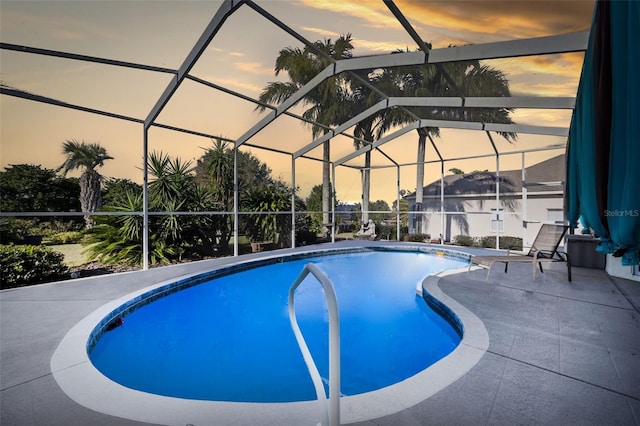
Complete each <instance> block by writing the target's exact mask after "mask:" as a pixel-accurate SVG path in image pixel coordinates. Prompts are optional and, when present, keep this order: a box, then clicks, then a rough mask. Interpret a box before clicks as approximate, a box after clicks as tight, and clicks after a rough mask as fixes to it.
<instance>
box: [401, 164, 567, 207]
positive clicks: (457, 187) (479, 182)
mask: <svg viewBox="0 0 640 426" xmlns="http://www.w3.org/2000/svg"><path fill="white" fill-rule="evenodd" d="M565 165H566V162H565V156H564V154H562V155H558V156H556V157H553V158H550V159H548V160H545V161H542V162H540V163H537V164H534V165H532V166H530V167H527V168H526V169H525V183H526V184H527V190H528V191H529V192H549V191H559V190H562V184H560V185H548V184H547V185H532V184H533V183H544V182H563V181H564V179H565ZM495 181H496V173H495V172H488V171H487V172H481V171H476V172H471V173H465V174H450V175H446V176H445V177H444V187H445V195H446V196H456V195H467V196H469V195H472V194H486V195H491V194H495ZM521 191H522V170H520V169H518V170H504V171H500V193H501V194H510V193H519V192H521ZM423 196H424V197H425V198H432V197H438V196H440V179H438V180H435V181H433V182H431V183H430V184H428V185H427V186H425V187H424V188H423ZM415 197H416V193H415V192H412V193H411V194H409V195H407V196H405V199H407V200H415Z"/></svg>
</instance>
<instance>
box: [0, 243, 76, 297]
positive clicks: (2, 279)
mask: <svg viewBox="0 0 640 426" xmlns="http://www.w3.org/2000/svg"><path fill="white" fill-rule="evenodd" d="M63 261H64V255H63V254H62V253H58V252H56V251H53V250H51V249H50V248H48V247H44V246H29V245H25V246H14V245H0V288H2V289H5V288H11V287H20V286H24V285H29V284H36V283H40V282H43V281H46V280H51V279H53V278H56V277H59V276H61V275H63V274H64V273H66V272H67V267H66V266H65V265H64V263H63Z"/></svg>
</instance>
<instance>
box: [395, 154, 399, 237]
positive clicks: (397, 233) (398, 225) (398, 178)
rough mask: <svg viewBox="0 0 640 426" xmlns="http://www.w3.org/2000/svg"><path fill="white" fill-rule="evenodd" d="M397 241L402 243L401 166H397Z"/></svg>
mask: <svg viewBox="0 0 640 426" xmlns="http://www.w3.org/2000/svg"><path fill="white" fill-rule="evenodd" d="M396 193H397V194H398V195H397V197H398V198H397V199H396V241H400V166H399V165H396Z"/></svg>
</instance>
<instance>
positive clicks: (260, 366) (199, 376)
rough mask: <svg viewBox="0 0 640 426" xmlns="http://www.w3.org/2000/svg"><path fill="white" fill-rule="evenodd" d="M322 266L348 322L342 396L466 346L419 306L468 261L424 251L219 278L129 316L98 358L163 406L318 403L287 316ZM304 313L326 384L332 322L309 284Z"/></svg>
mask: <svg viewBox="0 0 640 426" xmlns="http://www.w3.org/2000/svg"><path fill="white" fill-rule="evenodd" d="M307 263H315V264H317V265H318V267H319V268H320V269H322V270H323V271H324V272H325V273H326V274H327V275H328V276H329V278H330V279H331V280H332V281H333V283H334V285H335V287H336V294H337V298H338V304H339V309H340V319H341V364H342V365H341V367H342V368H341V374H342V377H341V385H342V386H341V393H342V394H343V395H355V394H359V393H364V392H368V391H373V390H376V389H380V388H383V387H386V386H389V385H391V384H394V383H397V382H399V381H402V380H404V379H406V378H408V377H411V376H412V375H414V374H416V373H418V372H420V371H422V370H424V369H425V368H427V367H428V366H429V365H431V364H433V363H434V362H436V361H438V360H439V359H441V358H443V357H444V356H446V355H447V354H449V353H450V352H451V351H453V349H454V348H455V347H456V346H457V345H458V343H459V342H460V336H459V335H458V333H457V332H456V331H455V329H454V328H453V327H452V326H451V325H450V324H449V323H448V322H447V321H446V320H444V319H443V318H442V317H441V316H440V315H438V314H437V313H435V312H434V311H433V310H432V309H431V308H430V307H429V306H428V305H427V303H426V302H425V300H424V299H422V298H421V297H419V296H416V293H415V288H416V284H417V283H418V282H419V281H420V280H421V279H423V278H424V277H425V276H427V275H428V274H430V273H432V272H437V271H441V270H445V269H453V268H459V267H462V266H464V265H466V264H467V262H465V261H462V260H458V259H452V258H447V257H441V256H440V257H439V256H433V255H429V254H424V253H415V252H390V251H385V252H376V251H373V252H364V253H352V254H341V255H332V256H322V257H313V258H309V259H301V260H294V261H289V262H284V263H276V264H271V265H268V266H262V267H259V268H255V269H249V270H244V271H241V272H237V273H233V274H231V275H226V276H223V277H219V278H215V279H213V280H211V281H208V282H206V283H203V284H199V285H196V286H192V287H189V288H186V289H184V290H181V291H178V292H176V293H173V294H171V295H169V296H166V297H162V298H160V299H158V300H156V301H154V302H152V303H149V304H146V305H144V306H142V307H140V308H139V309H136V310H135V311H133V312H131V313H129V314H127V315H126V317H125V318H124V324H123V325H122V326H119V327H117V328H115V329H113V330H111V331H108V332H106V333H104V334H103V335H102V336H101V337H100V339H99V340H98V341H97V342H96V344H95V345H94V346H93V348H92V349H91V352H90V359H91V361H92V362H93V363H94V365H95V367H96V368H97V369H98V370H100V371H101V372H102V373H103V374H104V375H105V376H107V377H109V378H110V379H111V380H113V381H115V382H118V383H120V384H122V385H124V386H127V387H130V388H133V389H137V390H141V391H145V392H150V393H155V394H159V395H166V396H173V397H180V398H189V399H202V400H215V401H243V402H293V401H304V400H311V399H315V392H314V388H313V384H312V382H311V379H310V377H309V374H308V372H307V368H306V366H305V364H304V361H303V358H302V355H301V353H300V350H299V348H298V346H297V343H296V341H295V337H294V335H293V332H292V331H291V326H290V323H289V318H288V313H287V295H288V290H289V287H290V286H291V284H292V283H293V281H294V280H295V279H296V277H297V276H298V275H299V274H300V272H301V270H302V268H303V267H304V265H305V264H307ZM295 306H296V314H297V317H298V322H299V324H300V327H301V329H302V332H303V334H304V336H305V339H306V340H307V342H308V344H309V348H310V350H311V352H312V354H313V355H314V358H315V359H316V362H317V363H318V369H319V370H320V373H321V375H322V376H323V377H325V378H328V343H327V337H328V317H327V309H326V305H325V302H324V296H323V294H322V288H321V286H320V284H319V283H318V282H317V281H316V280H315V278H313V277H312V276H308V277H307V278H306V279H305V282H303V283H302V284H301V285H300V287H299V288H298V290H297V291H296V305H295Z"/></svg>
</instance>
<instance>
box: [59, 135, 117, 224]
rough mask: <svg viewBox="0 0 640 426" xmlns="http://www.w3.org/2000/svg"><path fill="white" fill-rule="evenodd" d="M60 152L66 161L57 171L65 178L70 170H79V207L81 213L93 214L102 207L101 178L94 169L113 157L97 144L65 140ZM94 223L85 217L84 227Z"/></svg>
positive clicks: (88, 217)
mask: <svg viewBox="0 0 640 426" xmlns="http://www.w3.org/2000/svg"><path fill="white" fill-rule="evenodd" d="M62 152H63V154H64V155H66V157H67V158H66V159H65V161H64V163H62V165H60V167H58V169H57V170H58V171H62V175H63V176H66V175H67V173H68V172H70V171H71V170H81V174H80V181H79V182H80V207H81V209H82V211H83V212H94V211H96V210H98V209H99V208H100V207H101V206H102V194H101V190H100V187H101V183H102V176H101V175H100V173H98V172H97V171H96V167H102V166H103V165H104V162H105V161H106V160H111V159H113V157H111V156H109V155H108V154H107V150H106V149H105V148H104V147H102V146H100V145H99V144H97V143H86V142H84V141H82V142H78V141H76V140H73V139H71V140H67V141H65V142H64V143H63V144H62ZM93 223H94V221H93V219H92V218H91V217H90V216H88V215H87V216H85V226H86V227H87V228H91V226H92V225H93Z"/></svg>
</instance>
